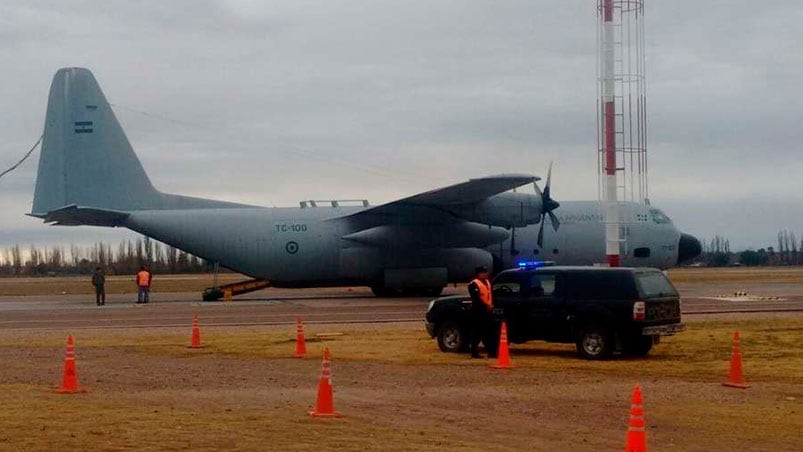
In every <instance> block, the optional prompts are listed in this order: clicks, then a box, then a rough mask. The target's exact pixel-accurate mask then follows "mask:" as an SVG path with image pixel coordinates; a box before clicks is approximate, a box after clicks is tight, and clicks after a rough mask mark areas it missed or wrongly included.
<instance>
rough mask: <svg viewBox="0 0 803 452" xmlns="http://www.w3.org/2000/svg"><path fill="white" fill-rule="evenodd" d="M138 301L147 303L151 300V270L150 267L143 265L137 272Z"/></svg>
mask: <svg viewBox="0 0 803 452" xmlns="http://www.w3.org/2000/svg"><path fill="white" fill-rule="evenodd" d="M136 281H137V303H147V302H148V301H150V291H151V272H150V271H149V270H148V267H146V266H144V265H143V266H142V267H140V269H139V271H138V272H137V277H136Z"/></svg>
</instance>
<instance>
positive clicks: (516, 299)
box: [493, 272, 527, 342]
mask: <svg viewBox="0 0 803 452" xmlns="http://www.w3.org/2000/svg"><path fill="white" fill-rule="evenodd" d="M522 276H523V275H521V274H519V273H516V272H511V273H503V274H501V275H499V276H498V277H497V278H496V279H495V280H494V282H493V303H494V314H496V316H497V317H499V316H501V317H502V318H504V320H505V322H507V332H508V337H509V341H510V342H524V341H526V340H527V322H526V316H525V315H524V314H525V312H524V308H523V305H522V298H521V286H522V280H521V279H522Z"/></svg>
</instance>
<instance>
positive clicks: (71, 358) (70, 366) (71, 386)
mask: <svg viewBox="0 0 803 452" xmlns="http://www.w3.org/2000/svg"><path fill="white" fill-rule="evenodd" d="M56 392H58V393H60V394H75V393H76V392H86V391H84V390H83V389H81V387H80V386H79V385H78V374H77V373H76V372H75V340H74V339H73V337H72V335H69V336H67V354H66V356H65V357H64V373H63V375H62V377H61V386H60V387H59V388H58V389H57V390H56Z"/></svg>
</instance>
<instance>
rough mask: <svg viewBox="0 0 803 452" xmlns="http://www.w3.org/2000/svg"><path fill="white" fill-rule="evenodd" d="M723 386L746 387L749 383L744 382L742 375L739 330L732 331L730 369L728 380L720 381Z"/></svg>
mask: <svg viewBox="0 0 803 452" xmlns="http://www.w3.org/2000/svg"><path fill="white" fill-rule="evenodd" d="M722 385H723V386H730V387H731V388H739V389H747V388H749V387H750V385H749V384H747V383H745V382H744V375H742V352H741V350H740V349H739V332H738V331H736V332H735V333H733V349H732V350H731V369H730V373H729V374H728V380H727V381H723V382H722Z"/></svg>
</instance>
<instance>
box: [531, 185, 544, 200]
mask: <svg viewBox="0 0 803 452" xmlns="http://www.w3.org/2000/svg"><path fill="white" fill-rule="evenodd" d="M533 190H535V194H536V195H538V196H540V197H542V198H543V197H544V193H543V192H541V189H540V188H538V183H537V182H533Z"/></svg>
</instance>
